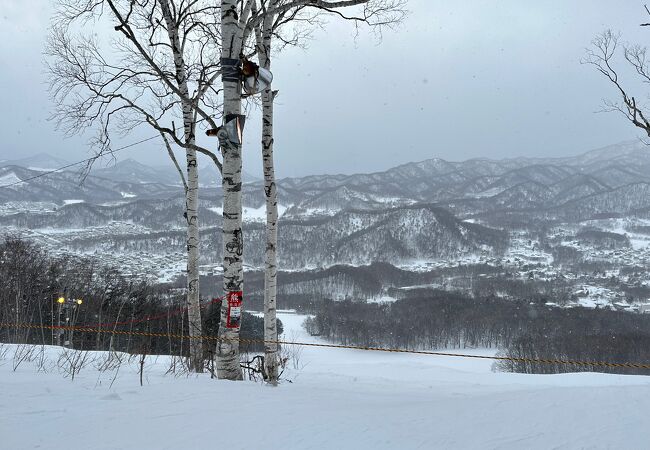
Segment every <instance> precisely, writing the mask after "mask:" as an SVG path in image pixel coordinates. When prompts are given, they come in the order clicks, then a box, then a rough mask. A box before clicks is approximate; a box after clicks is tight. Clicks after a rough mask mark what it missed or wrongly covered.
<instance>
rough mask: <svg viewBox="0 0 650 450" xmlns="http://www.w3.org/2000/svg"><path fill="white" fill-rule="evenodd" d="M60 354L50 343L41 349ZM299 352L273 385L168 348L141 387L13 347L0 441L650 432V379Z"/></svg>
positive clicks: (501, 441)
mask: <svg viewBox="0 0 650 450" xmlns="http://www.w3.org/2000/svg"><path fill="white" fill-rule="evenodd" d="M280 318H281V319H282V322H283V323H284V324H285V330H286V332H285V338H288V339H297V340H301V341H314V340H315V339H316V338H312V337H309V336H307V335H305V332H304V331H303V330H302V329H301V328H300V323H301V321H302V320H303V319H304V317H303V316H297V315H293V314H281V316H280ZM10 351H13V348H11V349H10ZM58 352H59V350H58V349H56V348H48V349H47V356H48V357H49V360H50V361H56V358H57V355H58ZM298 352H299V355H300V356H299V358H298V360H297V364H296V367H295V368H294V367H291V368H290V370H289V372H288V374H287V375H286V378H289V379H291V381H292V382H291V383H289V382H287V381H285V382H283V383H282V384H281V385H280V386H279V387H277V388H271V387H268V386H263V385H261V384H255V383H252V382H241V383H233V382H223V381H216V380H212V379H210V376H209V375H202V376H192V377H185V376H182V377H174V376H173V375H165V374H164V373H165V371H166V370H167V369H168V367H169V364H168V359H167V357H158V358H153V357H149V358H147V360H146V364H145V376H144V386H143V387H140V385H139V376H138V369H137V362H136V361H135V360H134V361H133V362H132V363H131V364H129V365H125V366H123V367H122V368H121V370H120V372H119V374H117V376H115V375H116V373H115V372H113V371H107V372H99V371H97V370H96V369H95V368H94V367H93V364H89V365H88V367H86V368H85V369H83V370H82V371H81V373H80V374H79V375H77V376H76V378H75V380H74V381H71V380H70V379H69V378H63V377H62V375H61V374H60V373H59V372H58V370H57V369H52V370H51V371H49V372H47V373H42V372H38V371H37V370H36V368H35V366H34V365H33V364H31V363H23V364H22V365H20V366H19V367H18V368H17V369H16V371H13V370H12V369H13V367H12V361H11V359H7V358H8V356H10V355H9V354H8V355H5V359H4V360H2V361H0V384H1V385H2V386H3V389H2V394H1V395H0V437H1V441H0V444H1V445H0V447H1V448H3V449H4V448H6V449H12V450H21V449H33V448H52V449H54V448H57V449H58V448H61V449H64V448H65V449H69V450H87V449H89V448H93V449H111V450H114V449H138V450H141V449H148V448H156V449H170V450H172V449H173V450H176V449H179V448H188V449H190V448H191V449H194V448H208V447H214V446H217V447H219V448H222V447H223V448H231V449H248V448H254V447H260V446H262V447H264V448H267V449H282V450H288V449H301V450H302V449H327V450H329V449H334V448H336V449H355V450H361V449H372V450H375V449H396V448H398V449H418V448H421V449H431V448H441V449H442V448H444V449H548V448H556V449H585V448H589V449H614V448H615V449H630V450H634V449H639V450H640V449H645V448H647V445H648V442H650V427H648V426H647V423H646V418H645V415H644V411H647V410H648V408H649V407H650V378H649V377H642V376H620V375H603V374H593V373H582V374H568V375H550V376H549V375H545V376H540V375H519V374H505V373H494V372H492V370H491V364H490V362H486V361H476V360H465V359H455V358H442V357H431V356H415V355H398V354H391V353H376V352H364V351H358V350H338V349H322V348H311V347H302V348H301V349H299V350H298ZM475 352H478V353H485V352H484V351H480V350H476V351H475ZM93 356H97V357H101V356H102V355H93ZM114 378H115V381H114V382H113V379H114ZM219 418H222V419H223V420H219ZM188 424H189V425H188ZM224 426H227V430H226V431H225V432H223V431H224V430H223V429H221V430H220V428H222V427H224ZM220 431H221V432H220Z"/></svg>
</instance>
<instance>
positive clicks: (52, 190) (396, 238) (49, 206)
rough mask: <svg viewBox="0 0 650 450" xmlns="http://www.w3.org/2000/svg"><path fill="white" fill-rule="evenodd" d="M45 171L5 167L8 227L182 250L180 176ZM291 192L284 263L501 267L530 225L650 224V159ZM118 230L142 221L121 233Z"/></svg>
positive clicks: (2, 185) (247, 198)
mask: <svg viewBox="0 0 650 450" xmlns="http://www.w3.org/2000/svg"><path fill="white" fill-rule="evenodd" d="M38 162H39V161H36V160H34V161H26V163H38ZM40 162H41V163H43V164H45V162H47V161H45V159H44V158H41V159H40ZM210 169H211V167H208V166H204V168H203V169H202V170H203V171H204V172H202V177H203V179H204V180H205V179H207V180H214V183H213V182H212V181H208V182H207V184H211V185H212V186H214V187H206V186H205V185H204V188H203V189H202V190H201V201H200V210H199V218H200V224H201V226H202V228H203V229H204V232H206V233H210V239H208V240H206V241H205V243H204V250H206V252H204V253H203V255H204V260H203V261H202V262H203V263H205V264H209V263H213V262H214V261H217V260H218V258H219V256H218V255H219V254H220V251H221V243H220V234H219V233H213V232H212V231H213V230H216V229H217V228H218V227H219V226H220V223H221V212H220V211H221V210H220V207H221V193H220V186H219V176H218V174H217V172H216V170H215V171H214V173H211V174H209V173H208V172H207V171H208V170H210ZM206 174H207V175H206ZM43 175H44V174H43V172H41V171H38V170H33V169H28V168H26V167H22V166H18V165H4V166H0V226H3V227H13V228H19V229H84V228H88V227H94V228H93V229H95V232H94V233H89V234H88V235H85V234H82V233H75V234H71V235H70V236H69V237H67V238H65V239H63V237H61V236H60V237H59V239H61V240H62V241H65V243H66V244H65V245H66V246H67V248H70V249H74V250H75V251H96V252H107V251H111V252H118V253H119V252H121V251H124V250H125V249H129V250H130V251H144V250H146V251H151V252H154V253H157V254H163V253H165V252H167V251H172V250H173V251H177V252H182V248H183V242H184V233H185V232H184V219H183V216H182V211H183V203H184V200H183V191H182V188H181V186H180V184H179V183H178V173H176V172H175V169H174V168H173V167H171V166H170V167H162V168H161V167H157V166H155V165H152V166H149V165H146V164H142V163H139V162H136V161H133V160H125V161H121V162H118V163H116V164H114V165H112V166H110V167H100V166H97V167H95V168H94V170H93V171H92V172H91V173H90V174H89V175H88V176H87V177H86V178H85V180H83V182H81V181H82V180H81V178H80V173H79V172H78V171H72V170H64V171H61V172H57V173H55V174H51V175H47V176H43ZM278 191H279V202H280V209H281V212H282V213H283V214H282V217H281V222H280V224H281V226H280V236H279V239H280V249H281V250H280V260H281V264H282V266H283V267H285V268H290V269H300V268H305V267H325V266H331V265H333V264H355V265H363V264H369V263H372V262H374V261H385V262H389V263H391V264H395V265H400V264H410V263H412V262H417V261H432V260H436V261H454V260H457V259H458V258H469V259H471V258H472V257H477V258H478V257H480V256H481V255H483V257H484V258H499V254H501V253H502V252H503V251H504V249H506V248H507V247H508V239H509V235H510V234H511V233H512V232H513V230H517V229H521V228H522V227H523V228H525V229H528V230H534V229H537V228H539V227H540V226H542V225H544V224H556V223H567V224H569V223H573V224H578V223H580V222H582V221H586V220H590V219H603V218H621V217H634V218H637V219H639V220H641V219H644V220H645V219H646V218H647V219H650V152H649V151H648V150H647V149H646V147H645V146H644V145H642V144H640V143H637V142H634V143H625V144H621V145H619V146H610V147H606V148H603V149H598V150H594V151H592V152H588V153H586V154H583V155H579V156H574V157H567V158H515V159H505V160H489V159H473V160H468V161H463V162H449V161H444V160H441V159H430V160H426V161H421V162H414V163H408V164H404V165H401V166H398V167H395V168H392V169H389V170H387V171H384V172H377V173H369V174H357V175H314V176H307V177H301V178H285V179H281V180H278ZM243 200H244V207H245V211H244V219H245V222H246V233H245V239H246V242H247V259H248V261H249V262H250V264H252V265H255V266H259V265H261V264H262V261H263V249H264V245H263V243H264V232H263V219H264V214H263V211H264V193H263V184H262V182H260V181H256V182H251V183H245V184H244V187H243ZM115 223H124V224H129V226H127V227H123V228H120V229H123V230H124V231H123V232H122V231H120V232H118V233H117V234H115V229H116V228H115V227H114V226H113V224H115ZM118 228H119V227H118ZM98 229H101V230H102V231H97V230H98ZM540 258H544V256H540ZM469 259H468V260H469Z"/></svg>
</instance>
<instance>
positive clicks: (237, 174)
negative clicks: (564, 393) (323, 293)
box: [216, 0, 244, 380]
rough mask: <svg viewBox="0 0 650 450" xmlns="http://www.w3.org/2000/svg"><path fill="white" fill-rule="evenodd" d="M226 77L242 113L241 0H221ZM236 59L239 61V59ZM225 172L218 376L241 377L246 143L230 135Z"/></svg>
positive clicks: (229, 112)
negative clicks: (236, 304)
mask: <svg viewBox="0 0 650 450" xmlns="http://www.w3.org/2000/svg"><path fill="white" fill-rule="evenodd" d="M221 37H222V47H223V48H222V62H221V64H222V73H223V74H222V81H223V93H224V105H223V107H224V110H223V115H224V118H227V117H235V116H239V115H240V114H241V82H240V80H239V78H238V76H239V57H240V52H241V48H242V38H243V33H242V26H241V24H240V20H239V15H238V13H237V0H222V2H221ZM235 60H236V61H235ZM220 144H221V152H222V157H223V159H222V161H223V172H222V188H223V231H222V232H223V290H224V294H225V297H224V300H223V301H222V303H221V323H220V326H219V336H218V337H219V340H218V342H217V349H216V360H217V361H216V365H217V377H218V378H220V379H226V380H241V379H242V378H243V376H242V370H241V367H240V362H239V330H240V325H241V322H240V323H238V324H237V326H236V327H232V328H230V327H228V326H227V324H228V322H229V321H228V315H229V307H228V303H229V299H230V298H231V296H233V295H234V296H237V295H239V293H242V295H243V290H244V276H243V275H244V274H243V267H242V262H243V250H244V245H243V234H242V197H241V188H242V182H241V169H242V158H241V155H242V146H241V144H235V143H233V142H231V141H229V140H228V139H224V140H220Z"/></svg>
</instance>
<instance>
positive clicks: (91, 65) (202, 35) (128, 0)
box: [47, 0, 221, 372]
mask: <svg viewBox="0 0 650 450" xmlns="http://www.w3.org/2000/svg"><path fill="white" fill-rule="evenodd" d="M217 10H218V5H215V2H214V1H196V0H195V1H190V0H156V1H154V0H143V1H133V0H83V1H79V0H59V1H58V3H57V10H56V11H57V14H56V18H55V21H54V23H53V26H52V30H51V34H50V40H49V44H48V47H47V49H48V51H47V53H48V54H49V56H50V57H51V59H52V61H51V63H50V64H49V66H48V69H49V73H50V75H51V84H50V92H51V95H52V97H53V99H54V101H55V104H56V110H55V113H54V116H55V117H56V118H57V120H58V124H59V126H60V127H62V128H63V129H64V130H65V131H67V132H68V133H80V132H83V131H85V130H86V129H87V128H89V127H93V126H95V127H96V128H97V129H98V134H97V137H96V139H94V140H93V144H94V145H95V147H96V149H97V153H96V154H97V157H100V156H102V155H104V154H109V153H110V152H111V138H112V135H113V134H115V133H118V134H121V135H124V134H127V133H129V132H131V131H132V130H133V129H135V128H136V127H138V126H140V125H142V124H146V125H148V126H149V127H151V128H153V129H155V130H157V131H158V132H159V133H160V134H161V135H162V136H163V139H164V143H165V147H166V149H167V152H168V154H169V156H170V158H171V159H172V162H173V163H174V165H175V166H176V168H177V169H179V174H180V176H181V181H182V183H183V186H184V190H185V214H184V216H185V219H186V224H187V272H186V274H187V295H186V307H187V310H188V322H189V333H190V367H191V369H192V370H194V371H197V372H201V371H202V370H203V351H202V342H201V341H200V340H199V339H198V336H200V335H201V334H202V332H201V312H200V291H199V243H200V236H199V221H198V201H199V184H198V164H197V157H196V154H197V152H201V153H203V154H206V155H208V156H209V157H210V158H211V159H212V160H213V161H214V163H215V164H216V165H217V167H218V168H219V169H221V163H220V161H219V160H218V158H217V156H216V155H215V154H214V153H213V152H211V151H209V150H208V149H207V148H205V147H202V146H199V145H197V144H196V126H197V115H198V116H201V118H202V120H205V121H206V122H208V124H209V125H210V126H211V127H213V128H214V127H216V123H215V121H214V119H213V117H212V113H211V112H210V113H208V111H213V110H215V109H216V104H215V103H214V99H215V98H216V94H217V88H216V87H215V81H217V80H218V75H219V73H220V72H219V63H218V58H217V55H218V50H219V43H218V37H219V33H218V24H217V23H215V22H214V15H215V12H216V11H217ZM102 20H103V21H102ZM89 21H97V22H99V23H106V21H110V22H112V23H114V24H116V25H115V26H114V30H115V31H117V32H119V33H120V35H121V38H120V39H116V40H114V41H113V42H112V44H111V46H110V48H109V49H104V48H102V47H101V46H100V44H98V42H97V40H96V39H95V38H94V37H93V35H92V31H91V30H87V29H84V25H86V24H87V23H88V22H89ZM75 25H77V26H79V27H80V28H81V30H80V31H78V37H77V38H76V39H75V38H73V37H72V36H71V34H72V33H71V29H73V27H74V26H75ZM84 32H85V34H84ZM190 83H192V85H193V86H194V89H193V92H192V93H190ZM177 111H178V112H177ZM178 116H180V118H181V120H182V123H183V136H182V138H180V137H179V136H177V133H176V130H175V126H173V122H172V126H171V127H170V126H164V125H163V123H164V122H170V121H171V120H172V119H173V117H178ZM169 139H171V140H172V141H173V142H174V143H175V144H177V145H178V146H180V147H182V148H184V149H185V152H186V177H184V176H183V174H182V171H180V166H179V164H178V162H177V161H176V158H175V157H174V153H173V151H172V150H171V147H170V144H169ZM194 337H197V338H196V339H193V338H194Z"/></svg>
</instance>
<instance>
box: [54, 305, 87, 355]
mask: <svg viewBox="0 0 650 450" xmlns="http://www.w3.org/2000/svg"><path fill="white" fill-rule="evenodd" d="M56 302H57V304H58V310H57V330H58V336H57V344H58V345H59V346H63V347H71V346H72V336H73V334H74V330H73V329H72V328H71V327H74V325H75V323H76V322H77V316H78V315H79V306H81V305H82V303H83V300H81V299H80V298H78V299H74V298H65V297H63V296H61V297H59V298H57V300H56ZM62 322H63V325H62ZM66 332H67V333H66Z"/></svg>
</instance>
